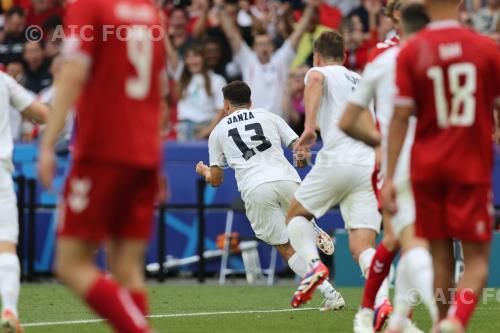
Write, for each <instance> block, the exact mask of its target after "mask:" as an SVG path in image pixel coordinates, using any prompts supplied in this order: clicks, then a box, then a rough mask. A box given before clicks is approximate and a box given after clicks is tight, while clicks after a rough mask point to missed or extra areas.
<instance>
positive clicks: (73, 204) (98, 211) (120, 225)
mask: <svg viewBox="0 0 500 333" xmlns="http://www.w3.org/2000/svg"><path fill="white" fill-rule="evenodd" d="M157 188H158V181H157V171H156V170H154V169H141V168H137V167H132V166H126V165H121V164H114V163H102V162H75V163H74V164H73V166H72V169H71V172H70V174H69V177H68V179H67V180H66V184H65V187H64V194H63V200H62V202H61V206H62V207H60V208H61V209H60V211H61V212H62V216H61V217H60V219H59V228H58V235H59V236H62V237H68V238H78V239H82V240H85V241H91V242H96V243H99V242H101V241H103V240H105V239H133V240H144V241H147V240H148V239H149V237H150V234H151V231H152V226H153V214H154V203H155V198H156V193H157Z"/></svg>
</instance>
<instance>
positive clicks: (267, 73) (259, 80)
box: [218, 0, 319, 116]
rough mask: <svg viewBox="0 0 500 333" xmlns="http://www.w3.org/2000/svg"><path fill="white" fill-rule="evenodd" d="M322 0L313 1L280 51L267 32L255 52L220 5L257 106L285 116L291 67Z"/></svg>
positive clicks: (260, 36) (226, 30) (237, 60)
mask: <svg viewBox="0 0 500 333" xmlns="http://www.w3.org/2000/svg"><path fill="white" fill-rule="evenodd" d="M318 4H319V1H317V0H312V1H310V3H309V4H308V6H307V7H306V9H305V11H304V14H303V16H302V18H301V19H300V21H299V23H298V24H297V26H296V27H295V30H294V32H293V33H292V34H291V35H290V37H288V39H287V40H286V41H285V43H284V44H283V46H281V48H279V49H278V50H277V51H275V50H274V45H273V42H272V39H271V36H269V35H268V34H266V33H260V34H258V35H256V36H255V39H254V44H253V50H252V49H251V48H250V47H249V46H248V45H247V44H246V43H245V42H244V41H243V39H242V37H241V34H240V33H239V30H238V29H237V27H236V26H235V25H234V21H233V20H231V19H230V17H229V16H228V15H227V13H226V10H225V6H218V11H219V20H220V23H221V27H222V30H223V31H224V33H225V34H226V37H227V39H228V40H229V44H230V45H231V49H232V50H233V56H234V58H233V60H234V62H235V63H236V64H238V66H239V67H240V69H241V71H242V75H243V80H244V81H245V82H246V83H247V84H248V85H249V86H250V88H251V90H252V102H253V106H254V107H262V108H265V109H266V110H269V111H272V112H274V113H276V114H278V115H280V116H281V115H283V100H282V98H283V94H284V91H285V89H286V82H287V79H288V70H289V67H290V65H291V63H292V61H293V59H294V58H295V49H296V47H297V45H298V42H299V39H300V37H301V36H302V34H303V33H304V32H305V30H306V28H307V26H308V24H309V22H310V20H311V18H312V16H313V15H314V12H315V10H316V7H317V6H318Z"/></svg>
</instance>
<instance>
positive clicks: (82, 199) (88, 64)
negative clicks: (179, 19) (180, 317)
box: [39, 0, 165, 333]
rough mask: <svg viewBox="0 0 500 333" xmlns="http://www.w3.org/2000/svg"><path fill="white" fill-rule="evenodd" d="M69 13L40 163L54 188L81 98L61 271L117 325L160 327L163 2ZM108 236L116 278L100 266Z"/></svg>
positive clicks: (93, 3) (89, 0)
mask: <svg viewBox="0 0 500 333" xmlns="http://www.w3.org/2000/svg"><path fill="white" fill-rule="evenodd" d="M65 21H66V22H65V23H66V24H67V25H68V26H71V28H72V29H68V32H67V34H68V35H69V36H66V37H67V38H66V40H65V44H64V48H63V56H64V58H65V63H64V65H63V67H62V69H61V74H60V79H59V80H58V82H57V83H56V87H55V97H54V102H53V108H54V113H53V115H52V116H51V118H50V120H49V123H48V126H47V129H46V133H45V136H44V138H43V142H42V145H41V152H40V154H41V155H40V166H39V173H40V179H41V181H42V182H43V184H44V185H45V186H46V187H48V188H50V187H51V185H52V179H53V176H54V164H55V159H54V153H53V149H54V145H55V142H56V141H57V138H58V135H59V133H60V132H61V130H62V128H63V126H64V121H65V119H66V115H67V113H68V110H69V109H70V108H71V107H72V106H73V104H74V103H75V102H77V107H76V109H77V126H78V134H77V138H76V143H75V149H74V163H73V166H72V168H71V171H70V174H69V177H68V179H67V181H66V184H65V189H64V196H63V200H62V202H61V206H62V207H61V209H62V210H61V211H62V214H61V217H60V221H59V230H58V236H59V238H58V243H57V253H56V274H57V276H58V277H59V278H60V279H61V280H62V281H63V282H64V283H66V284H67V285H68V286H69V288H71V289H72V290H73V291H74V292H75V293H76V294H77V295H78V296H80V297H81V298H82V299H83V300H85V302H86V303H87V304H88V305H89V306H90V307H91V308H92V309H93V310H94V311H95V312H96V313H97V314H99V315H100V316H101V317H103V318H105V319H107V320H108V322H109V323H110V325H111V326H112V327H113V329H114V330H115V331H116V332H130V333H132V332H150V328H149V324H148V322H147V320H146V318H145V315H146V313H147V311H148V310H147V296H146V291H145V285H144V276H143V275H144V254H145V250H146V245H147V241H148V239H149V237H150V232H151V228H152V223H153V207H154V201H155V198H156V194H157V188H158V178H157V174H158V169H159V165H160V133H159V132H160V108H161V100H162V88H163V87H162V86H163V76H164V75H165V70H164V67H165V51H164V49H163V47H164V46H163V41H162V39H161V38H160V37H159V36H158V35H154V34H152V31H153V32H154V31H156V32H157V33H159V30H160V29H158V28H159V27H160V25H161V24H160V17H159V14H158V9H157V8H156V7H155V6H154V5H153V2H152V1H150V0H127V1H123V0H107V1H98V0H76V1H73V2H71V3H70V4H69V5H68V10H67V16H66V19H65ZM89 26H92V27H93V29H89V28H88V27H89ZM104 26H106V28H104ZM123 27H126V29H124V28H123ZM113 29H115V30H113ZM124 30H125V32H126V34H124V32H123V31H124ZM106 31H107V33H106V34H105V35H104V34H103V35H102V36H101V33H104V32H106ZM103 242H107V243H106V246H107V252H108V262H109V267H110V270H111V273H112V276H111V277H109V276H106V275H105V274H104V273H103V272H101V271H100V270H99V269H98V268H97V267H96V266H95V264H94V260H95V251H96V249H97V248H98V247H99V246H100V245H101V244H102V243H103Z"/></svg>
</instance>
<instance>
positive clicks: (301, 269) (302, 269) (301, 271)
mask: <svg viewBox="0 0 500 333" xmlns="http://www.w3.org/2000/svg"><path fill="white" fill-rule="evenodd" d="M288 266H289V267H290V268H291V269H292V271H294V272H295V274H297V275H298V276H300V277H301V278H303V277H304V275H306V274H307V272H309V269H310V267H309V265H308V264H307V262H306V261H305V260H304V259H302V258H301V257H300V256H299V255H298V254H297V253H294V254H293V256H291V257H290V258H289V259H288Z"/></svg>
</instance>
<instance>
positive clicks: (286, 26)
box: [273, 9, 295, 48]
mask: <svg viewBox="0 0 500 333" xmlns="http://www.w3.org/2000/svg"><path fill="white" fill-rule="evenodd" d="M294 23H295V22H294V19H293V12H292V11H291V10H290V9H288V10H286V11H285V12H283V14H282V15H279V16H278V20H277V22H276V35H275V36H274V39H273V43H274V45H275V46H276V47H277V48H280V47H281V46H282V45H283V43H284V42H285V40H287V39H288V37H290V35H291V34H292V32H293V25H294Z"/></svg>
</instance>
